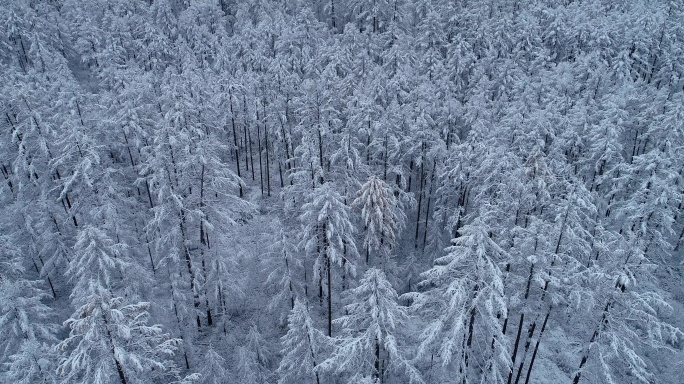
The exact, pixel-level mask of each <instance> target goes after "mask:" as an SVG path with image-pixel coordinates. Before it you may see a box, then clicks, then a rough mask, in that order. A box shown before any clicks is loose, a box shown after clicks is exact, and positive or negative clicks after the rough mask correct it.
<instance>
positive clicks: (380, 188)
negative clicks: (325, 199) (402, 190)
mask: <svg viewBox="0 0 684 384" xmlns="http://www.w3.org/2000/svg"><path fill="white" fill-rule="evenodd" d="M352 206H353V207H360V208H361V217H362V220H363V223H364V226H365V231H366V234H365V236H364V239H363V247H364V248H365V250H366V263H368V262H369V258H370V253H371V252H373V253H375V252H377V253H378V256H380V260H379V261H376V264H381V265H383V266H386V265H387V264H388V262H389V256H390V252H391V250H392V248H393V247H394V245H395V244H396V241H397V233H398V232H399V231H400V230H401V229H402V228H403V226H404V222H405V221H406V215H404V212H403V210H402V209H401V208H402V207H401V205H400V203H399V200H398V199H397V198H396V196H395V195H394V193H393V191H392V189H391V188H390V187H389V185H387V183H385V182H384V181H382V179H380V178H378V177H376V176H371V177H369V178H368V180H367V181H366V182H365V183H364V184H363V185H362V186H361V190H359V191H358V193H357V198H356V200H354V202H353V203H352Z"/></svg>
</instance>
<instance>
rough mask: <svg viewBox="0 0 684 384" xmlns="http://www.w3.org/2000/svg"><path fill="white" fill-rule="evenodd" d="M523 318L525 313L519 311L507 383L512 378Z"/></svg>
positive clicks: (509, 383)
mask: <svg viewBox="0 0 684 384" xmlns="http://www.w3.org/2000/svg"><path fill="white" fill-rule="evenodd" d="M524 320H525V314H524V313H522V312H521V313H520V322H519V323H518V332H517V333H516V335H515V343H514V344H513V356H512V357H511V371H510V372H509V373H508V382H507V383H508V384H511V379H513V368H514V367H515V359H516V357H517V356H518V344H519V343H520V335H521V333H522V329H523V323H524Z"/></svg>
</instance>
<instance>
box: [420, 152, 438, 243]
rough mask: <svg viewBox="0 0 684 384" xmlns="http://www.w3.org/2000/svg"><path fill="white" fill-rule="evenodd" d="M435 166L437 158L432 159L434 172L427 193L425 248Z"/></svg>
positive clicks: (424, 231) (424, 230) (433, 171)
mask: <svg viewBox="0 0 684 384" xmlns="http://www.w3.org/2000/svg"><path fill="white" fill-rule="evenodd" d="M435 168H437V159H433V161H432V172H431V175H430V188H429V189H428V193H427V206H426V207H425V228H423V250H425V245H426V244H427V233H428V223H429V221H430V202H431V201H432V188H433V187H434V184H435Z"/></svg>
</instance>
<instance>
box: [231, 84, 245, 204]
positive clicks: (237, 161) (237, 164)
mask: <svg viewBox="0 0 684 384" xmlns="http://www.w3.org/2000/svg"><path fill="white" fill-rule="evenodd" d="M228 99H229V101H230V123H231V125H232V127H233V145H234V146H235V169H236V170H237V175H238V177H239V178H242V174H241V170H240V147H239V146H238V137H237V128H236V127H235V111H234V110H233V95H232V94H231V93H229V94H228ZM239 188H240V197H243V196H244V191H243V190H242V182H240V186H239Z"/></svg>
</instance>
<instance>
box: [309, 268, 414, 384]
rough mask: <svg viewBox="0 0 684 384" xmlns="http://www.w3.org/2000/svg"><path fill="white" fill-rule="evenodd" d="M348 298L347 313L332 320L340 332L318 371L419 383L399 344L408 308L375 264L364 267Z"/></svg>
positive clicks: (352, 377) (354, 379) (351, 379)
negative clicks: (332, 348) (372, 266)
mask: <svg viewBox="0 0 684 384" xmlns="http://www.w3.org/2000/svg"><path fill="white" fill-rule="evenodd" d="M347 299H348V302H349V303H348V304H347V305H346V306H345V312H346V315H344V316H342V317H340V318H339V319H336V320H335V322H336V323H338V324H340V325H341V326H342V334H341V335H340V336H339V337H338V338H337V339H336V344H337V345H336V346H335V349H334V351H333V353H332V355H331V356H330V357H329V358H327V359H326V360H325V361H323V362H322V363H321V364H320V367H319V371H320V372H330V373H333V374H335V375H336V376H337V377H340V378H342V379H343V380H347V381H348V382H357V381H359V380H361V379H362V378H363V377H372V378H373V379H374V380H376V381H377V382H380V383H382V382H388V383H392V382H396V381H398V380H405V379H408V381H409V382H410V383H422V382H423V379H422V377H421V374H420V373H419V371H418V370H417V369H416V368H415V367H414V366H413V365H412V363H411V361H410V360H409V359H408V358H407V357H406V356H405V351H404V350H402V346H401V345H400V342H401V340H403V339H404V335H403V334H402V333H403V332H406V331H407V329H406V327H407V326H408V325H409V324H408V323H409V316H408V309H407V308H406V307H403V306H401V305H400V304H399V303H398V302H397V301H398V295H397V292H396V291H395V290H394V288H393V287H392V285H391V284H390V282H389V281H388V280H387V278H386V277H385V274H384V273H383V272H382V271H381V270H379V269H376V268H371V269H369V270H367V271H366V273H365V274H364V275H363V277H362V278H361V280H360V281H359V286H358V287H356V288H354V289H351V290H349V291H348V295H347Z"/></svg>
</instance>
